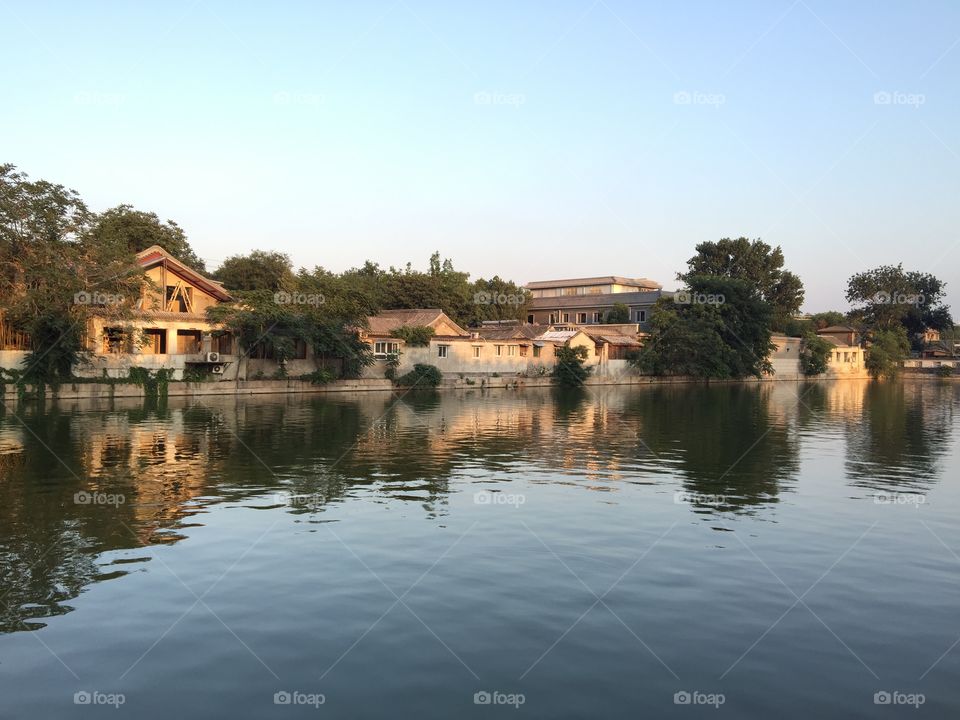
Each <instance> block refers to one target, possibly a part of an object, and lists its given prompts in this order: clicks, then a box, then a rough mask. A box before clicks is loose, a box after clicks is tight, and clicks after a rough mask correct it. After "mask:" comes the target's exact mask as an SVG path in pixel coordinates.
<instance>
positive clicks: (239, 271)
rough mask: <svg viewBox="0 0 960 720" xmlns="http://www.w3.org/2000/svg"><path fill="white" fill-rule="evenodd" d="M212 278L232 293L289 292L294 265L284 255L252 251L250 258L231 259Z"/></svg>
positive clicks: (236, 256) (242, 256)
mask: <svg viewBox="0 0 960 720" xmlns="http://www.w3.org/2000/svg"><path fill="white" fill-rule="evenodd" d="M213 277H214V278H215V279H217V280H219V281H220V282H222V283H223V284H224V287H226V288H227V290H229V291H231V292H245V291H251V290H269V291H271V292H276V291H278V290H291V289H293V287H294V275H293V264H292V263H291V262H290V256H289V255H287V254H285V253H280V252H272V251H266V250H254V251H253V252H251V253H250V254H249V255H233V256H231V257H228V258H227V259H226V260H224V261H223V264H222V265H221V266H220V267H219V268H217V271H216V272H215V273H214V274H213Z"/></svg>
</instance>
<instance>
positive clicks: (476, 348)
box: [473, 345, 480, 358]
mask: <svg viewBox="0 0 960 720" xmlns="http://www.w3.org/2000/svg"><path fill="white" fill-rule="evenodd" d="M473 356H474V357H475V358H479V357H480V346H479V345H474V346H473Z"/></svg>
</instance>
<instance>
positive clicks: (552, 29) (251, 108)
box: [0, 0, 960, 315]
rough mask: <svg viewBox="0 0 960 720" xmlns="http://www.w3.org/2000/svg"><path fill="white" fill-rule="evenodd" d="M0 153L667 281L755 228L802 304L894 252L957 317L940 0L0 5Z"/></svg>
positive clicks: (309, 253) (92, 199)
mask: <svg viewBox="0 0 960 720" xmlns="http://www.w3.org/2000/svg"><path fill="white" fill-rule="evenodd" d="M0 28H3V30H4V32H3V36H4V45H5V47H6V51H5V53H4V54H5V61H4V64H3V69H2V70H0V83H2V84H0V89H2V92H0V162H10V163H13V164H15V165H16V166H17V167H18V168H19V169H20V170H22V171H24V172H26V173H28V174H29V175H30V176H31V177H33V178H43V179H46V180H51V181H55V182H60V183H63V184H64V185H67V186H69V187H72V188H74V189H76V190H77V191H78V192H80V194H81V195H82V196H83V197H84V199H85V200H86V201H87V203H88V204H89V205H90V207H91V208H92V209H94V210H103V209H106V208H108V207H113V206H115V205H118V204H120V203H130V204H132V205H134V206H135V207H137V208H138V209H142V210H149V211H153V212H156V213H157V214H158V215H159V216H161V217H162V218H164V219H168V218H169V219H172V220H175V221H176V222H177V223H179V224H180V225H181V226H182V227H183V228H184V229H185V231H186V232H187V234H188V237H189V239H190V241H191V243H192V244H193V246H194V248H195V249H196V250H197V252H198V254H199V255H200V256H201V257H203V258H205V259H206V261H207V265H208V267H216V266H217V265H218V264H219V262H220V261H222V260H223V259H224V258H225V257H228V256H230V255H234V254H238V253H245V252H249V251H250V250H252V249H256V248H259V249H266V250H279V251H282V252H286V253H288V254H289V255H290V256H291V258H292V259H293V261H294V263H295V265H297V266H306V267H311V268H312V267H313V266H315V265H320V266H323V267H325V268H328V269H330V270H333V271H340V270H344V269H347V268H350V267H355V266H359V265H362V264H363V262H364V261H365V260H367V259H370V260H373V261H375V262H378V263H380V264H381V265H382V266H384V267H387V266H390V265H394V266H403V265H406V263H407V262H412V263H413V264H414V266H415V267H420V268H424V269H425V268H426V266H427V261H428V258H429V256H430V254H431V253H432V252H433V251H434V250H439V251H440V253H441V254H442V255H443V256H444V257H449V258H451V259H452V260H453V262H454V265H455V267H456V268H457V269H459V270H465V271H468V272H470V273H471V275H472V276H473V277H490V276H492V275H500V276H501V277H504V278H508V279H512V280H515V281H518V282H528V281H532V280H538V279H540V280H542V279H554V278H567V277H579V276H592V275H610V274H616V275H625V276H637V277H649V278H653V279H655V280H658V281H659V282H661V283H662V284H663V285H664V286H665V287H666V288H668V289H672V288H675V287H677V282H676V280H675V277H676V273H677V272H679V271H682V270H683V269H684V267H685V263H686V260H687V259H689V258H690V257H691V256H692V255H693V253H694V247H695V246H696V244H697V243H699V242H704V241H710V240H718V239H720V238H723V237H739V236H746V237H749V238H761V239H762V240H764V241H765V242H767V243H769V244H770V245H773V246H777V245H779V246H781V247H782V249H783V252H784V254H785V256H786V266H787V268H788V269H790V270H792V271H794V272H796V273H797V274H798V275H800V277H801V278H802V280H803V281H804V284H805V287H806V291H807V292H806V302H805V306H804V309H805V310H807V311H810V312H817V311H822V310H828V309H840V310H845V309H847V304H846V302H845V300H844V291H845V287H846V281H847V279H848V278H849V277H850V275H852V274H853V273H855V272H860V271H863V270H867V269H869V268H871V267H875V266H878V265H882V264H888V263H889V264H896V263H900V262H902V263H903V264H904V266H905V267H906V268H908V269H912V270H919V271H924V272H932V273H934V274H935V275H937V276H938V277H939V278H941V279H942V280H944V281H946V282H947V294H948V302H951V303H952V305H953V306H954V312H955V314H958V315H960V223H958V220H960V202H958V197H960V193H958V189H960V122H958V120H960V82H957V80H958V78H960V3H957V2H955V1H949V2H925V1H924V0H920V1H918V2H888V1H879V2H877V1H871V2H857V1H845V2H842V3H838V2H826V1H825V0H795V1H794V0H767V1H765V2H722V3H720V2H715V1H706V2H691V1H686V0H679V1H678V2H658V3H653V2H628V1H621V0H576V1H574V0H527V1H523V0H510V1H506V2H499V1H497V0H491V1H486V2H473V3H467V2H455V1H453V0H446V1H444V2H439V1H432V0H431V1H428V0H371V1H369V2H367V1H365V0H356V1H350V2H309V3H308V2H304V3H295V2H274V3H254V2H230V3H225V2H223V3H222V2H213V1H211V0H191V1H189V2H175V1H170V0H166V1H165V2H162V3H160V2H157V3H123V2H96V3H76V2H35V3H23V2H4V1H3V0H0Z"/></svg>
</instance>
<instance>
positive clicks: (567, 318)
mask: <svg viewBox="0 0 960 720" xmlns="http://www.w3.org/2000/svg"><path fill="white" fill-rule="evenodd" d="M563 321H564V322H565V323H568V322H570V313H564V314H563Z"/></svg>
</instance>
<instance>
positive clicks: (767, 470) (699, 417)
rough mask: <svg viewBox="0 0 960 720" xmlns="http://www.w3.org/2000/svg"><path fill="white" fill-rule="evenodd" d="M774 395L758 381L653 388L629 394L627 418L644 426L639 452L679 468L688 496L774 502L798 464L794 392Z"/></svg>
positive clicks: (742, 506)
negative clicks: (788, 395)
mask: <svg viewBox="0 0 960 720" xmlns="http://www.w3.org/2000/svg"><path fill="white" fill-rule="evenodd" d="M771 393H772V388H771V386H770V385H754V384H751V385H719V386H711V387H701V388H678V387H670V386H661V387H651V388H647V389H646V390H645V391H644V392H640V393H637V394H636V395H634V396H633V397H632V399H631V402H630V405H629V407H627V408H625V410H624V420H625V421H626V422H630V421H632V422H634V423H638V424H640V426H641V427H642V429H643V430H642V436H641V438H640V439H641V440H642V443H638V445H639V447H638V452H640V453H642V454H643V455H644V456H645V457H646V456H649V454H650V453H652V454H653V455H654V456H655V457H656V458H657V459H658V462H659V464H660V465H661V466H662V467H665V468H669V469H670V470H672V471H673V472H677V473H680V474H682V476H683V487H684V490H685V491H686V493H685V499H686V500H687V501H689V502H691V503H692V504H693V505H694V506H696V507H698V508H700V509H703V510H727V511H743V510H748V509H750V508H752V507H756V506H761V505H765V504H769V503H775V502H777V501H778V496H779V494H780V492H781V490H782V488H783V485H784V483H786V482H789V481H790V480H791V479H792V478H793V477H794V476H795V474H796V472H797V470H798V469H799V460H798V446H797V440H796V437H795V435H794V433H793V431H792V430H791V427H790V418H791V417H792V416H794V415H795V412H796V409H795V407H796V398H795V396H791V397H785V398H783V399H782V400H779V399H778V400H774V399H772V398H771Z"/></svg>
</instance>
